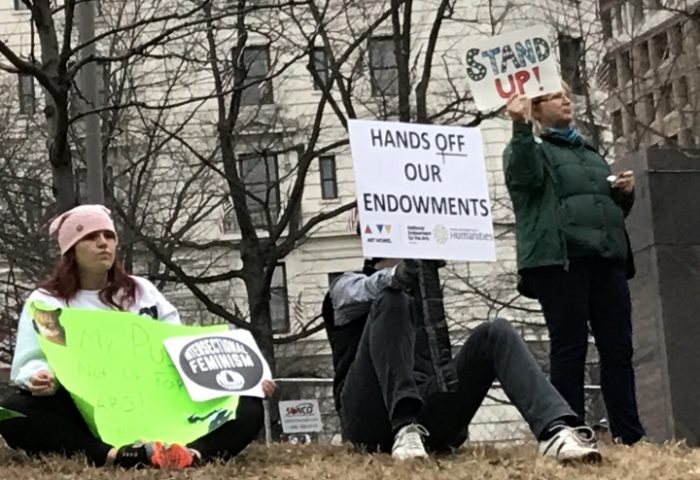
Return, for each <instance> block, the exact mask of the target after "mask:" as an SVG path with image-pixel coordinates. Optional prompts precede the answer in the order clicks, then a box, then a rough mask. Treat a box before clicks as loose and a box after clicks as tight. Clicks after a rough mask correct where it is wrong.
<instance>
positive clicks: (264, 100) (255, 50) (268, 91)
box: [234, 44, 275, 107]
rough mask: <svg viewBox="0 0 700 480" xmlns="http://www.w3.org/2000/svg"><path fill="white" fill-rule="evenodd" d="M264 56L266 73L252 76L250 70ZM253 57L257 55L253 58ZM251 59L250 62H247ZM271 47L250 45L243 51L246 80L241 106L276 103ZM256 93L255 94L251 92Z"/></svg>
mask: <svg viewBox="0 0 700 480" xmlns="http://www.w3.org/2000/svg"><path fill="white" fill-rule="evenodd" d="M261 54H262V55H263V57H262V58H263V59H264V62H265V67H264V70H265V73H264V74H262V73H261V74H254V75H250V73H249V72H250V70H251V69H252V67H253V65H254V64H255V63H256V62H257V61H258V59H259V57H258V56H259V55H261ZM253 55H255V56H254V57H253ZM250 57H252V58H250ZM247 58H249V59H250V61H248V60H247ZM234 61H235V59H234ZM270 63H271V62H270V45H269V44H267V45H249V46H246V47H245V49H244V50H243V68H244V69H245V79H244V80H243V90H242V91H241V105H242V106H245V107H252V106H256V105H270V104H273V103H275V93H274V88H273V85H272V79H271V78H268V77H269V76H270ZM253 91H255V93H254V94H252V93H251V92H253Z"/></svg>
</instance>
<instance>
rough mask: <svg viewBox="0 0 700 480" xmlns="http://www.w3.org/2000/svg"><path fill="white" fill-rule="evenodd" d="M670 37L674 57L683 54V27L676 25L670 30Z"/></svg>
mask: <svg viewBox="0 0 700 480" xmlns="http://www.w3.org/2000/svg"><path fill="white" fill-rule="evenodd" d="M668 35H669V37H670V40H671V53H673V54H674V55H676V56H678V55H682V54H683V25H681V24H680V23H676V24H675V25H672V26H671V27H670V28H669V29H668Z"/></svg>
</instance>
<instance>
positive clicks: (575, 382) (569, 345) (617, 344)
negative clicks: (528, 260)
mask: <svg viewBox="0 0 700 480" xmlns="http://www.w3.org/2000/svg"><path fill="white" fill-rule="evenodd" d="M524 275H525V278H526V281H527V282H528V284H529V286H530V287H531V288H532V290H533V291H534V293H535V294H536V295H537V298H538V299H539V301H540V304H541V305H542V310H543V312H544V318H545V321H546V322H547V328H548V329H549V337H550V342H551V350H550V370H551V380H552V384H553V385H554V386H555V387H556V388H557V390H559V392H560V393H561V394H562V396H563V397H564V398H565V399H566V400H567V401H568V402H569V405H571V407H572V408H573V409H574V411H575V412H576V413H577V414H578V415H579V416H580V417H581V418H584V416H585V408H584V390H583V384H584V370H585V362H586V350H587V347H588V325H589V323H590V327H591V331H592V333H593V337H594V338H595V344H596V347H597V348H598V353H599V355H600V378H601V388H602V390H603V398H604V400H605V406H606V409H607V411H608V422H609V424H610V430H611V433H612V435H613V437H615V438H618V439H620V440H621V441H622V442H624V443H627V444H631V443H634V442H636V441H638V440H639V439H640V438H642V436H644V429H643V428H642V425H641V423H640V421H639V414H638V412H637V400H636V394H635V387H634V369H633V367H632V351H633V347H632V321H631V310H632V307H631V303H630V293H629V288H628V286H627V279H626V276H625V270H624V266H623V265H621V264H619V263H617V262H613V261H610V260H605V259H602V258H601V259H595V258H589V259H572V260H571V262H570V265H569V270H568V272H567V271H565V270H564V269H563V268H562V267H540V268H533V269H528V270H526V271H524Z"/></svg>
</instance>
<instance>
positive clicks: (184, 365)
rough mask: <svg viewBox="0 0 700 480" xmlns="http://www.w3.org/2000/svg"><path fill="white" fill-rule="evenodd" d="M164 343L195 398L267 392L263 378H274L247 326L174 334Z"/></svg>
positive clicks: (262, 394) (205, 398)
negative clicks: (180, 334) (195, 333)
mask: <svg viewBox="0 0 700 480" xmlns="http://www.w3.org/2000/svg"><path fill="white" fill-rule="evenodd" d="M164 344H165V349H166V350H167V351H168V354H169V355H170V358H171V359H172V361H173V363H174V364H175V368H177V371H178V373H179V374H180V378H182V381H183V383H184V384H185V387H186V388H187V392H188V393H189V394H190V398H192V400H194V401H195V402H203V401H206V400H211V399H213V398H220V397H225V396H228V395H247V396H251V397H261V398H262V397H264V396H265V394H264V393H263V390H262V381H263V380H264V379H269V380H271V379H272V374H271V372H270V367H269V365H268V364H267V362H266V361H265V357H263V355H262V353H261V352H260V349H259V348H258V345H257V344H256V343H255V339H254V338H253V335H252V334H251V333H250V332H249V331H248V330H243V329H236V330H229V331H225V332H216V333H208V334H205V335H193V336H188V337H171V338H168V339H166V340H165V341H164Z"/></svg>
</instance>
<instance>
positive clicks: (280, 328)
mask: <svg viewBox="0 0 700 480" xmlns="http://www.w3.org/2000/svg"><path fill="white" fill-rule="evenodd" d="M278 268H281V271H282V282H281V283H282V285H275V284H274V283H275V277H274V275H275V274H274V273H273V276H272V281H271V282H270V324H271V325H270V326H271V327H272V333H288V332H289V331H290V326H291V325H290V321H289V288H288V283H289V282H288V281H287V265H286V264H285V263H284V262H279V263H278V264H277V265H275V271H277V269H278ZM275 295H277V296H278V297H280V298H281V301H282V304H283V317H281V318H275V317H273V314H274V312H275V310H274V308H273V305H272V304H273V301H274V297H275Z"/></svg>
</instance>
